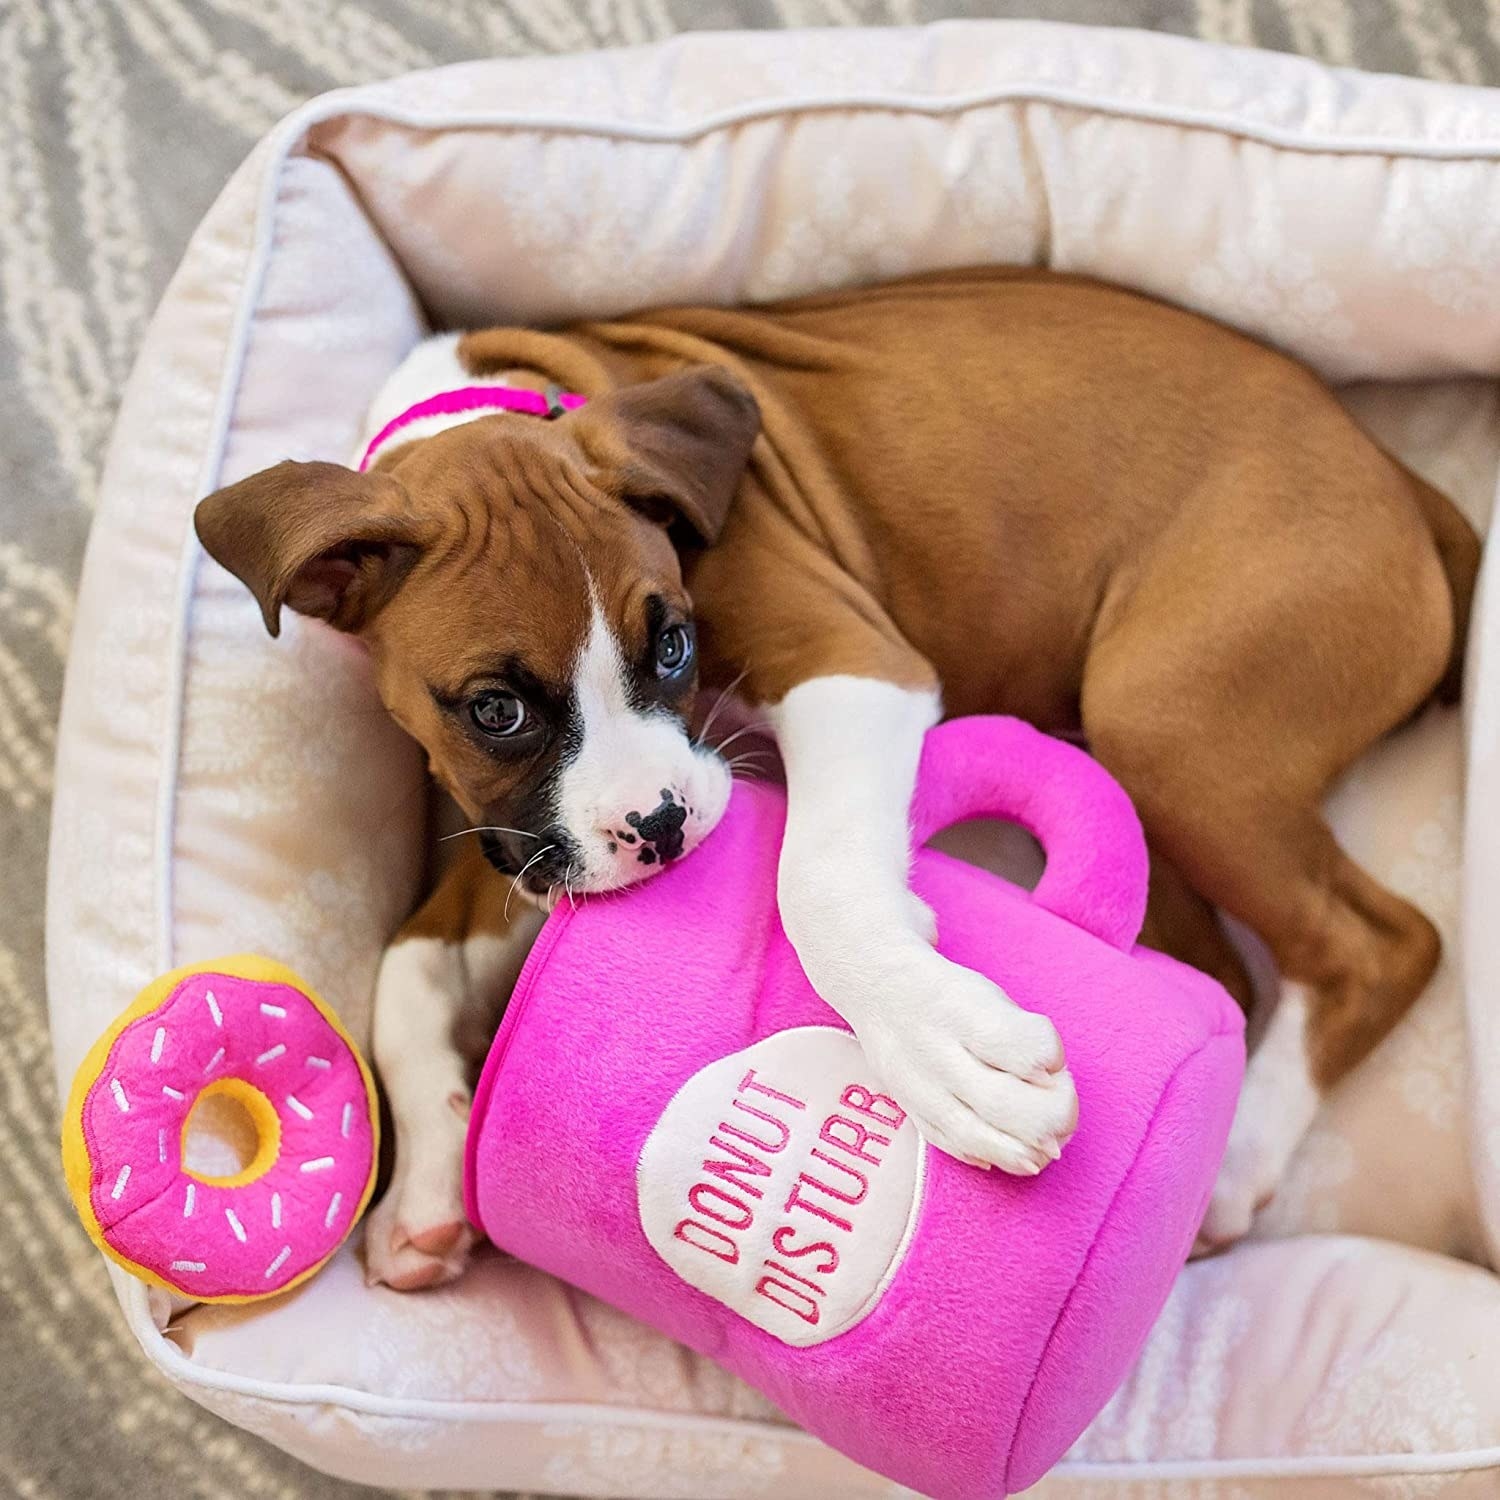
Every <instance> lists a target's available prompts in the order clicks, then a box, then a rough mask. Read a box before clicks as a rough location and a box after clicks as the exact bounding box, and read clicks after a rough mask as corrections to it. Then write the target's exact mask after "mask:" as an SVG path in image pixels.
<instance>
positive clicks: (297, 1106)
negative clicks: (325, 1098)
mask: <svg viewBox="0 0 1500 1500" xmlns="http://www.w3.org/2000/svg"><path fill="white" fill-rule="evenodd" d="M286 1104H287V1108H288V1109H289V1110H291V1111H292V1113H293V1114H298V1115H301V1116H302V1118H303V1119H304V1120H310V1119H312V1117H313V1112H312V1111H311V1110H310V1109H309V1108H308V1107H307V1106H306V1105H305V1104H304V1103H303V1102H302V1101H301V1100H300V1099H299V1098H298V1097H297V1096H296V1095H295V1094H288V1095H287V1096H286Z"/></svg>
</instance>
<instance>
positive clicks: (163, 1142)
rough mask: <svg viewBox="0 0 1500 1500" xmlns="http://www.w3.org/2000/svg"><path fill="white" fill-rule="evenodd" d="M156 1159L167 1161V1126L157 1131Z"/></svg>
mask: <svg viewBox="0 0 1500 1500" xmlns="http://www.w3.org/2000/svg"><path fill="white" fill-rule="evenodd" d="M156 1159H157V1161H165V1160H166V1159H167V1132H166V1130H165V1128H163V1129H161V1130H158V1131H157V1132H156Z"/></svg>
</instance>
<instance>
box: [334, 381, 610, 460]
mask: <svg viewBox="0 0 1500 1500" xmlns="http://www.w3.org/2000/svg"><path fill="white" fill-rule="evenodd" d="M587 399H588V397H586V396H578V395H575V394H574V393H573V392H572V391H564V390H561V389H559V388H558V387H557V386H555V385H552V386H548V387H547V391H546V394H543V393H542V392H541V391H528V390H523V389H522V388H520V387H519V386H508V385H462V386H459V387H458V389H457V390H453V391H439V392H438V394H437V395H436V396H428V397H427V399H426V400H425V401H418V402H417V403H416V404H415V405H414V406H408V407H407V408H406V410H405V411H403V412H399V413H398V414H397V415H396V416H394V417H392V418H391V420H390V421H389V422H387V423H386V424H385V426H384V427H382V428H381V429H380V431H379V432H377V433H376V434H375V436H374V437H372V438H371V439H370V441H369V443H368V444H367V446H366V447H365V453H364V457H363V458H361V459H360V461H359V472H360V473H361V474H363V473H364V472H365V470H366V469H368V468H369V467H370V464H371V462H372V461H373V460H374V458H375V455H376V453H378V452H379V451H380V449H381V448H383V447H384V446H385V445H386V444H387V443H388V442H390V440H391V439H392V438H393V437H395V435H396V434H397V433H398V432H400V431H401V430H402V429H403V428H405V427H410V426H411V425H412V423H413V422H420V421H421V420H422V419H423V418H424V417H456V416H462V415H463V414H465V413H467V412H473V413H475V414H476V415H477V414H478V413H479V412H484V411H519V412H525V413H526V414H527V415H528V416H533V417H549V418H550V417H560V416H562V414H563V413H564V412H568V411H572V410H573V409H574V408H575V407H578V406H582V405H583V404H584V402H585V401H586V400H587Z"/></svg>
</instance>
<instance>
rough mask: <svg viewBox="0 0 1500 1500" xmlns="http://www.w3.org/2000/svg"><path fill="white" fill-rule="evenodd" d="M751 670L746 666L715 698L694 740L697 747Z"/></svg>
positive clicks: (705, 737)
mask: <svg viewBox="0 0 1500 1500" xmlns="http://www.w3.org/2000/svg"><path fill="white" fill-rule="evenodd" d="M749 671H750V668H749V667H746V668H745V670H744V671H743V672H741V673H740V675H739V676H738V677H736V678H735V679H734V681H733V682H731V683H730V684H729V686H728V687H727V688H725V689H724V691H723V692H722V693H720V694H719V696H718V697H717V698H715V699H714V706H713V707H712V708H711V709H709V711H708V717H707V718H706V719H704V721H703V728H702V729H700V730H699V731H698V737H697V738H696V739H695V740H694V741H693V745H694V746H695V747H697V746H701V745H702V744H703V742H704V740H706V739H707V738H708V731H709V730H710V729H712V728H713V727H714V720H715V719H717V718H718V717H719V710H720V709H721V708H723V707H724V705H725V703H726V702H727V701H728V699H729V695H730V694H731V693H732V692H733V691H734V690H735V689H736V688H737V687H738V686H739V685H740V684H741V683H742V682H743V681H744V680H745V677H746V675H747V674H748V673H749Z"/></svg>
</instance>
